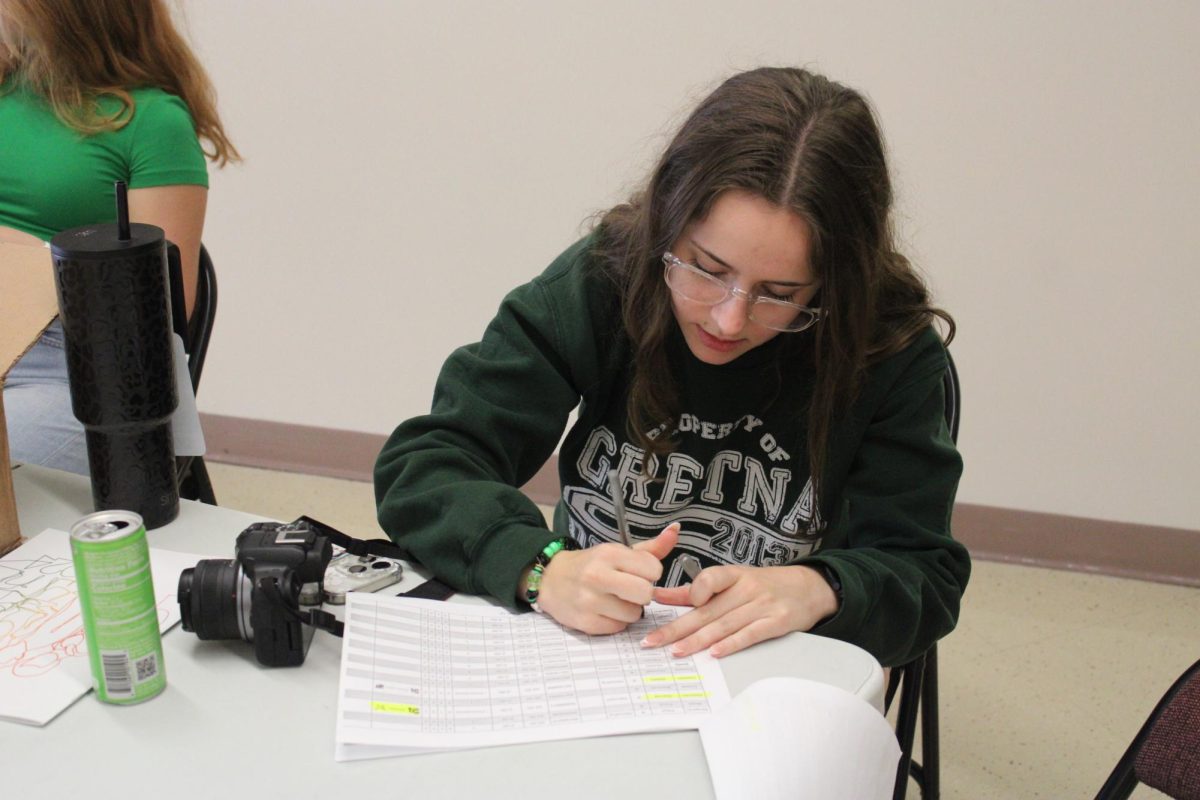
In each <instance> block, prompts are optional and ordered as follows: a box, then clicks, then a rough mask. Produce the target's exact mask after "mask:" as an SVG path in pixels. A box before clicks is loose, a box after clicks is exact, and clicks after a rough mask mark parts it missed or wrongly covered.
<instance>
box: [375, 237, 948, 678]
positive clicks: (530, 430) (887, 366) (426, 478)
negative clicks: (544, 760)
mask: <svg viewBox="0 0 1200 800" xmlns="http://www.w3.org/2000/svg"><path fill="white" fill-rule="evenodd" d="M590 244H591V239H590V238H589V239H584V240H582V241H580V242H578V243H577V244H575V245H574V246H573V247H571V248H570V249H569V250H567V251H566V252H565V253H563V254H562V255H561V256H560V257H559V258H558V259H557V260H555V262H554V263H553V264H551V265H550V267H549V268H548V269H547V270H546V271H545V272H544V273H543V274H542V275H541V276H539V277H538V278H536V279H534V280H533V281H531V282H530V283H527V284H525V285H524V286H521V287H519V288H517V289H516V290H514V291H513V292H511V293H510V294H509V295H508V297H507V298H505V300H504V302H503V303H502V305H501V307H500V311H499V313H498V314H497V315H496V317H495V319H493V320H492V322H491V324H490V325H489V326H488V328H487V330H486V331H485V332H484V335H483V340H482V341H480V342H478V343H476V344H472V345H468V346H466V347H462V348H460V349H458V350H456V351H455V352H454V353H453V354H452V355H451V356H450V358H449V359H448V360H447V361H446V364H445V366H444V367H443V368H442V372H441V375H440V376H439V378H438V382H437V386H436V388H435V390H434V397H433V408H432V411H431V412H430V413H429V414H428V415H425V416H421V417H416V418H414V419H411V420H408V421H407V422H405V423H403V424H402V425H400V426H399V427H398V428H397V429H396V430H395V432H394V433H393V434H392V436H391V438H390V439H389V440H388V442H387V444H386V445H385V446H384V448H383V451H382V452H381V453H380V455H379V460H378V463H377V464H376V467H375V492H376V499H377V500H378V503H379V520H380V523H381V525H382V526H383V529H384V530H385V531H386V532H387V533H388V535H389V536H391V537H392V538H393V539H394V540H395V541H396V542H397V543H398V544H399V545H400V546H401V547H402V548H403V549H404V550H405V552H406V554H407V555H408V556H409V557H410V558H413V559H415V560H416V561H418V562H420V563H421V564H423V565H424V566H426V567H428V568H429V569H430V570H432V571H433V572H434V573H435V574H436V575H437V576H438V577H439V578H441V579H442V580H443V581H445V582H447V583H449V584H451V585H452V586H454V587H456V588H457V589H459V590H462V591H466V592H471V593H475V594H488V595H491V596H492V597H494V598H496V599H498V600H499V601H501V602H503V603H505V604H507V605H510V606H515V605H517V603H518V600H517V594H518V587H517V583H518V580H519V577H520V574H521V572H522V571H523V570H524V569H525V568H526V567H527V566H529V565H530V564H531V563H533V560H534V559H535V558H536V557H537V555H538V553H539V552H540V551H541V549H542V548H543V547H544V546H545V545H546V544H547V543H548V542H550V541H551V540H553V539H556V538H558V537H560V536H563V535H567V536H571V537H573V538H574V539H576V540H577V541H578V542H579V543H580V544H582V545H584V546H589V545H592V544H596V543H598V542H603V541H619V538H618V536H617V534H616V533H615V525H614V512H613V504H612V501H611V499H610V498H609V493H608V484H607V473H608V470H609V469H611V468H615V469H617V470H618V472H619V475H620V477H621V484H622V487H623V491H624V495H625V501H626V506H627V510H628V514H627V516H628V521H629V526H630V532H631V534H632V535H633V537H634V538H635V539H644V538H649V537H652V536H654V535H656V534H657V533H658V532H659V531H661V530H662V528H663V527H665V526H666V525H668V524H669V523H671V522H675V521H678V522H680V523H681V525H682V533H681V536H680V542H679V546H678V547H677V548H676V550H675V551H673V552H672V553H671V555H670V556H668V557H667V559H665V561H664V573H663V579H662V580H661V581H660V583H661V584H662V585H666V586H673V585H678V584H680V583H683V582H686V580H687V578H686V577H685V576H684V575H683V574H682V569H681V568H682V562H681V561H680V557H681V556H684V555H687V556H691V557H692V558H694V559H696V560H698V561H699V562H700V564H701V566H710V565H714V564H748V565H752V566H769V565H777V564H814V565H815V564H816V563H818V562H819V563H823V564H825V565H826V566H827V567H829V568H830V569H831V570H832V571H833V572H834V573H835V574H836V576H837V578H838V580H839V581H840V583H841V585H842V592H843V600H842V604H841V608H840V609H839V611H838V612H837V614H835V615H834V616H833V617H831V618H830V619H828V620H826V621H824V622H823V623H821V624H820V625H819V626H818V627H817V628H815V629H814V631H813V632H814V633H820V634H823V635H827V636H832V637H836V638H839V639H844V640H846V641H849V642H853V643H854V644H857V645H859V646H861V647H863V648H865V649H866V650H868V651H869V652H871V653H872V654H873V655H875V657H876V658H878V659H879V660H880V661H881V662H882V663H884V664H885V665H893V664H900V663H903V662H905V661H907V660H909V659H911V658H912V657H914V656H916V655H918V654H920V653H921V652H923V651H924V650H925V649H927V648H928V647H929V646H930V645H931V644H932V643H933V642H935V641H937V639H938V638H940V637H941V636H944V635H945V634H946V633H948V632H949V631H950V630H951V629H953V627H954V625H955V622H956V620H957V618H958V610H959V602H960V600H961V597H962V592H963V589H964V587H965V586H966V583H967V578H968V575H969V574H970V560H969V558H968V556H967V552H966V549H965V548H964V547H963V546H962V545H961V544H959V543H958V542H956V541H954V540H953V539H952V538H951V537H950V530H949V525H950V510H951V507H952V505H953V502H954V493H955V490H956V488H957V485H958V479H959V476H960V474H961V472H962V461H961V459H960V457H959V455H958V452H957V450H956V449H955V447H954V445H953V443H952V442H951V440H950V436H949V433H948V431H947V429H946V424H945V421H944V400H943V393H942V375H943V373H944V372H945V369H946V355H945V350H944V349H943V347H942V343H941V341H940V339H939V338H938V337H937V335H936V333H935V332H934V331H933V330H932V329H929V330H926V331H925V332H924V333H923V334H922V335H921V336H919V337H917V339H916V340H915V341H914V342H913V343H912V344H910V345H909V346H908V347H907V348H906V349H905V350H903V351H901V352H900V353H897V354H896V355H893V356H890V357H888V358H886V359H883V360H881V361H879V362H877V363H876V364H874V365H873V366H872V367H871V368H870V369H869V372H868V375H867V379H866V381H865V384H864V386H863V388H862V389H861V390H860V392H859V395H858V398H857V400H856V401H855V403H854V405H853V406H852V408H850V409H849V410H848V412H847V413H845V414H842V415H840V419H839V421H838V422H837V424H836V426H835V428H834V430H833V431H832V432H831V436H830V452H829V453H828V454H827V456H826V466H825V480H824V482H825V484H826V485H825V487H824V488H823V489H822V492H821V496H822V498H823V500H822V501H821V502H819V503H818V502H815V500H814V497H813V490H812V484H811V482H810V481H809V470H808V451H807V448H806V446H805V440H806V437H805V431H806V425H807V421H806V416H807V415H806V409H807V403H808V398H809V396H810V393H811V390H812V380H813V375H812V371H811V368H810V367H808V366H806V365H807V364H808V360H807V359H806V358H804V357H803V355H802V354H803V350H804V346H805V344H806V342H805V340H804V339H802V338H799V337H805V336H806V335H807V334H806V333H798V334H780V335H779V336H777V337H775V338H774V339H772V340H771V341H769V342H767V343H766V344H763V345H761V346H759V347H758V348H755V349H754V350H752V351H750V352H748V353H746V354H745V355H743V356H742V357H741V358H739V359H737V360H735V361H733V362H732V363H730V364H726V365H723V366H712V365H709V364H705V363H703V362H701V361H699V360H698V359H696V358H695V357H694V356H693V355H692V354H691V352H690V351H689V350H688V348H687V345H686V343H685V342H684V341H683V337H682V335H676V336H675V337H674V338H673V340H672V341H671V348H672V349H671V352H672V354H673V356H674V363H675V368H674V369H675V378H676V380H677V382H678V383H679V386H680V400H681V403H682V405H681V408H680V411H681V413H680V416H679V419H678V422H677V423H676V424H675V425H674V426H673V428H672V430H670V431H668V430H666V429H665V428H664V429H662V430H660V431H659V432H658V435H662V436H671V437H672V438H673V439H674V441H675V442H676V443H677V445H678V446H677V447H676V449H675V450H674V451H673V452H671V453H670V454H669V455H668V456H666V457H657V458H653V459H651V461H650V462H649V464H648V465H647V467H646V468H645V469H643V467H642V451H641V449H640V448H638V447H637V446H636V444H634V443H633V442H632V441H630V439H629V437H628V435H627V434H626V425H625V419H626V416H625V404H626V400H627V390H628V377H629V365H630V349H629V344H628V341H627V339H626V337H625V336H624V334H623V332H622V328H621V322H620V314H619V307H618V300H617V296H616V290H615V287H614V286H613V284H612V283H611V282H610V281H609V280H608V279H607V278H606V277H605V276H604V275H603V274H601V272H600V269H599V267H598V266H597V264H596V263H595V260H594V259H593V258H592V257H591V256H590V254H589V247H590ZM577 405H578V407H579V414H578V421H577V422H576V424H575V425H574V426H573V427H572V428H571V430H570V432H569V433H568V434H567V436H566V438H565V439H563V440H562V447H561V449H560V452H559V476H560V479H561V481H562V487H563V488H562V498H561V500H560V501H559V503H558V507H557V509H556V511H555V526H554V527H555V531H554V532H551V531H549V530H547V528H546V525H545V523H544V521H543V518H542V514H541V513H540V511H539V510H538V508H537V506H536V505H534V504H533V502H531V501H530V500H529V499H528V498H526V497H525V496H524V495H523V494H522V493H521V492H520V491H519V490H518V489H517V488H516V487H519V486H521V485H523V484H524V483H525V482H526V481H528V480H529V479H530V478H531V477H532V476H533V474H534V473H535V472H536V471H537V470H538V469H539V468H540V467H541V466H542V465H543V464H544V463H545V461H546V460H547V459H548V458H549V457H550V455H551V454H552V453H553V451H554V449H555V446H556V445H558V444H559V441H560V438H561V437H562V433H563V431H564V430H565V428H566V425H567V421H568V415H569V414H570V412H571V410H572V409H573V408H575V407H576V406H577Z"/></svg>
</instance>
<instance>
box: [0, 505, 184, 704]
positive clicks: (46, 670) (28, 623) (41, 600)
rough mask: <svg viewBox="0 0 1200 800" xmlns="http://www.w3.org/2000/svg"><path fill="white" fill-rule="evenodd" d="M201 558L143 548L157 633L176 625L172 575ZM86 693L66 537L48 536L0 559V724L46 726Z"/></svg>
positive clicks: (88, 680)
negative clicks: (151, 582)
mask: <svg viewBox="0 0 1200 800" xmlns="http://www.w3.org/2000/svg"><path fill="white" fill-rule="evenodd" d="M201 558H202V556H197V555H191V554H188V553H176V552H172V551H169V550H159V549H156V548H150V573H151V575H152V577H153V580H154V593H155V596H156V597H157V598H158V612H159V616H158V620H159V627H160V629H161V630H162V631H163V632H164V633H165V632H166V631H167V629H169V628H170V627H171V626H172V625H174V624H175V623H176V622H178V621H179V604H178V602H176V599H175V590H176V587H177V586H178V584H179V573H180V572H182V571H183V570H185V569H187V568H188V567H193V566H195V565H196V562H197V561H199V560H200V559H201ZM165 666H166V668H167V671H168V674H169V672H170V665H169V664H168V665H165ZM91 688H92V675H91V668H90V667H89V665H88V657H87V643H86V642H85V641H84V634H83V621H82V619H81V618H80V615H79V594H78V592H77V590H76V586H75V568H74V565H73V563H72V561H71V541H70V536H69V535H68V534H67V532H66V531H59V530H54V529H52V528H50V529H47V530H45V531H42V533H40V534H39V535H37V536H35V537H33V538H32V539H30V540H29V541H28V542H26V543H25V544H23V545H21V546H20V547H18V548H17V549H16V550H13V551H12V552H11V553H9V554H8V555H6V556H4V558H0V719H3V720H9V721H13V722H24V723H27V724H30V725H45V724H46V723H47V722H49V721H50V720H52V719H54V717H56V716H58V714H60V713H61V712H62V711H63V710H64V709H66V708H67V707H68V706H70V705H71V704H72V703H74V702H75V701H76V700H78V699H79V698H80V697H81V696H83V695H84V694H86V693H87V692H88V691H90V690H91Z"/></svg>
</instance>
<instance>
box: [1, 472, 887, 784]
mask: <svg viewBox="0 0 1200 800" xmlns="http://www.w3.org/2000/svg"><path fill="white" fill-rule="evenodd" d="M13 483H14V486H15V489H16V496H17V509H18V513H19V514H20V518H21V529H22V531H23V532H24V533H25V535H26V536H29V535H35V534H36V533H38V532H40V531H42V530H44V529H45V528H59V529H62V530H67V529H68V528H69V527H70V526H71V524H72V523H73V522H74V521H75V520H77V519H78V518H79V517H81V516H83V515H84V514H86V513H88V512H89V511H90V510H91V490H90V487H89V484H88V482H87V480H86V479H83V478H80V477H78V476H75V475H69V474H66V473H62V472H57V471H54V470H47V469H40V468H37V467H30V466H22V467H19V468H17V469H16V470H15V471H14V473H13ZM262 519H263V518H262V517H256V516H253V515H251V514H245V513H243V512H240V511H234V510H232V509H227V508H216V507H212V506H205V505H201V504H199V503H193V502H190V501H186V500H185V501H182V502H181V509H180V515H179V518H178V519H177V520H175V521H174V522H172V523H171V524H170V525H167V526H165V527H163V528H159V529H157V530H153V531H150V532H149V539H150V543H151V545H152V546H154V547H159V548H164V549H168V550H178V551H182V552H189V553H197V554H200V555H204V556H210V557H217V558H232V557H233V543H234V539H235V538H236V537H237V534H238V533H240V532H241V531H242V530H243V529H244V528H245V527H246V526H247V525H249V524H250V523H252V522H259V521H262ZM422 580H423V577H422V576H421V575H419V574H417V571H416V570H412V569H408V570H406V575H405V579H404V581H403V582H402V583H401V585H400V587H398V588H399V589H400V590H406V589H409V588H412V587H414V586H416V585H417V584H419V583H420V582H421V581H422ZM163 649H164V659H165V664H166V669H167V690H166V691H165V692H164V693H163V694H162V695H160V696H159V697H156V698H154V699H152V700H150V701H148V702H146V703H143V704H140V705H136V706H112V705H106V704H104V703H100V702H98V701H97V700H96V698H95V696H94V695H93V694H92V693H89V694H87V695H85V696H84V697H83V698H81V699H80V700H79V701H78V702H77V703H75V705H73V706H72V707H71V708H69V709H67V710H66V711H64V712H63V713H62V714H61V715H60V716H59V717H58V718H57V719H55V720H54V721H52V722H51V723H50V724H49V725H47V726H45V727H44V728H35V727H27V726H24V725H18V724H14V723H0V763H2V764H3V765H4V766H3V776H2V777H0V784H2V785H3V787H4V791H3V794H4V796H5V797H12V798H27V799H28V800H32V799H33V798H48V799H50V800H54V799H56V798H64V800H65V799H66V798H83V797H100V796H104V797H113V796H122V797H129V798H138V797H150V796H155V797H170V798H192V797H195V798H206V799H208V798H214V797H215V798H223V797H229V798H241V797H260V798H281V799H283V800H292V799H293V798H320V800H340V798H348V799H350V798H370V800H378V798H384V797H403V798H413V799H414V800H417V799H420V800H432V799H433V798H443V797H451V798H457V797H462V798H509V797H511V798H522V799H523V800H527V799H528V798H570V800H583V799H584V798H614V797H616V798H623V799H624V798H635V797H647V798H656V799H657V798H664V797H685V798H687V799H688V800H700V798H709V797H712V796H713V790H712V785H711V783H710V781H709V777H708V769H707V766H706V763H705V759H704V751H703V749H702V747H701V745H700V737H699V734H697V733H696V732H695V731H682V732H675V733H658V734H636V735H628V736H611V737H606V738H601V739H580V740H571V741H561V742H549V743H541V744H531V745H516V746H511V747H497V748H488V749H482V750H473V751H464V752H457V753H442V754H431V755H422V756H412V757H406V758H386V759H379V760H375V761H362V762H353V763H341V764H339V763H337V762H335V761H334V760H333V747H334V741H333V739H334V726H335V712H336V708H337V686H338V670H339V663H340V656H341V640H339V639H337V638H334V637H332V636H330V635H328V634H326V633H324V632H321V631H318V632H317V634H316V636H315V638H314V640H313V644H312V648H311V649H310V650H309V653H308V658H307V660H306V661H305V663H304V665H303V666H300V667H294V668H275V669H268V668H265V667H261V666H259V664H258V662H256V661H255V659H254V647H253V645H252V644H250V643H247V642H242V641H227V642H202V641H200V640H199V639H197V638H196V636H195V635H193V634H191V633H188V632H186V631H183V630H182V628H180V627H178V626H177V627H176V628H175V629H173V630H172V631H171V632H170V633H169V634H168V635H167V636H166V637H165V638H164V639H163ZM721 664H722V668H723V670H724V672H725V678H726V681H727V682H728V684H729V689H730V692H731V693H733V694H735V695H736V694H737V693H738V692H739V691H741V690H742V689H743V688H745V687H746V686H748V685H749V684H751V683H753V682H754V681H755V680H758V679H759V678H763V677H767V676H771V675H792V676H797V677H803V678H809V679H811V680H817V681H823V682H825V683H829V684H832V685H834V686H839V687H841V688H843V689H846V690H847V691H850V692H852V693H855V694H857V695H859V696H860V697H863V698H865V699H867V700H868V701H869V702H871V703H873V704H874V705H875V706H876V707H881V706H882V698H883V675H882V671H881V670H880V667H879V664H878V662H876V661H875V659H874V658H872V657H871V656H870V655H869V654H868V653H866V652H865V651H863V650H861V649H859V648H857V647H854V646H853V645H849V644H846V643H844V642H839V641H835V640H832V639H826V638H823V637H819V636H811V635H808V634H800V633H797V634H791V635H789V636H786V637H783V638H781V639H777V640H774V641H771V642H764V643H762V644H759V645H756V646H755V647H753V648H750V649H749V650H746V651H743V652H742V653H737V654H735V655H732V656H728V657H726V658H725V659H723V660H722V662H721Z"/></svg>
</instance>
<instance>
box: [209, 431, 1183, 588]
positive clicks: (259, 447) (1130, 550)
mask: <svg viewBox="0 0 1200 800" xmlns="http://www.w3.org/2000/svg"><path fill="white" fill-rule="evenodd" d="M200 419H201V424H202V425H203V427H204V436H205V439H206V440H207V442H208V454H207V455H206V456H205V457H206V458H207V459H208V460H209V461H213V462H220V463H225V464H237V465H241V466H248V467H261V468H263V469H273V470H280V471H283V472H302V473H308V474H311V475H324V476H327V477H333V478H344V479H348V480H356V481H370V480H371V471H372V469H373V467H374V464H375V457H376V456H377V455H378V454H379V451H380V449H381V448H382V447H383V444H384V442H385V441H386V440H387V437H386V436H383V435H380V434H371V433H359V432H355V431H344V430H336V429H332V428H319V427H313V426H307V425H289V424H286V423H279V422H267V421H264V420H256V419H244V418H241V417H228V416H220V415H216V414H201V415H200ZM522 489H523V491H524V492H525V493H526V494H527V495H529V497H531V498H532V499H533V500H534V501H535V502H538V503H541V504H545V505H551V504H553V503H554V502H555V501H556V500H557V499H558V472H557V465H556V459H554V458H552V459H551V460H550V462H548V463H547V464H546V466H544V467H543V468H542V469H541V470H540V471H539V472H538V474H537V475H535V476H534V478H533V479H532V480H530V481H529V483H528V484H526V485H525V486H524V487H522ZM953 527H954V535H955V537H956V538H957V539H958V540H959V541H961V542H963V543H964V544H965V545H967V547H968V548H969V549H970V550H971V555H972V556H973V557H974V558H977V559H982V560H985V561H1001V562H1007V563H1014V564H1024V565H1027V566H1037V567H1048V568H1051V569H1063V570H1072V571H1078V572H1092V573H1096V574H1101V575H1115V576H1118V577H1123V578H1137V579H1140V580H1148V581H1157V582H1161V583H1174V584H1180V585H1183V586H1198V587H1200V531H1195V530H1186V529H1183V528H1165V527H1160V526H1154V525H1140V524H1134V523H1124V522H1112V521H1107V520H1098V519H1089V518H1086V517H1072V516H1066V515H1062V514H1048V513H1043V512H1037V511H1021V510H1018V509H1011V508H1000V507H997V506H985V505H976V504H972V503H959V504H957V505H956V506H955V507H954V518H953Z"/></svg>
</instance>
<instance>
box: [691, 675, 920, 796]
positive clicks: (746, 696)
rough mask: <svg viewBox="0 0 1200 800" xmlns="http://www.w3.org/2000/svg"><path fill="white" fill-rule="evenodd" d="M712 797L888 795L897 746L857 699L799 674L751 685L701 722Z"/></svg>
mask: <svg viewBox="0 0 1200 800" xmlns="http://www.w3.org/2000/svg"><path fill="white" fill-rule="evenodd" d="M700 741H701V742H703V744H704V755H705V757H706V758H707V760H708V770H709V774H710V775H711V777H712V782H713V789H714V790H715V792H716V796H717V800H782V799H783V798H787V799H788V800H798V799H799V798H806V797H811V798H820V800H829V799H830V798H843V797H844V798H854V800H873V798H880V800H883V799H884V798H889V797H891V796H892V791H893V789H894V788H895V783H896V766H897V764H899V762H900V746H899V745H898V744H897V743H896V734H895V733H894V732H893V730H892V727H891V725H889V724H888V722H887V720H886V719H884V717H883V716H882V715H881V714H880V713H879V712H878V711H877V710H876V709H875V708H874V707H873V706H872V705H871V704H870V703H868V702H867V701H865V700H863V699H862V698H860V697H856V696H855V695H853V694H851V693H849V692H847V691H845V690H844V689H839V688H837V687H836V686H830V685H828V684H825V683H819V682H817V681H810V680H805V679H803V678H765V679H763V680H760V681H756V682H755V683H753V684H751V685H750V686H749V687H748V688H747V689H746V690H745V691H743V692H741V693H740V694H739V695H738V696H737V697H735V698H734V699H733V702H731V703H729V704H728V705H727V706H725V707H724V708H723V709H721V710H720V711H718V712H717V713H716V714H714V715H713V716H712V717H710V718H709V719H708V720H706V721H705V722H704V723H703V724H702V725H701V726H700Z"/></svg>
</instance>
